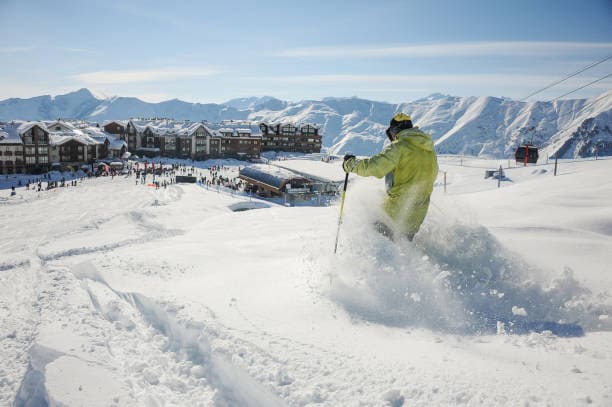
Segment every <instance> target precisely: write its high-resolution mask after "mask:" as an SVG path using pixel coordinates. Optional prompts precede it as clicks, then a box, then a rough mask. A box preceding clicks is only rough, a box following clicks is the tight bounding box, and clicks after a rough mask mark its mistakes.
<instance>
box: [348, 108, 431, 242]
mask: <svg viewBox="0 0 612 407" xmlns="http://www.w3.org/2000/svg"><path fill="white" fill-rule="evenodd" d="M386 133H387V137H389V140H390V141H391V143H390V144H389V145H387V147H385V149H384V150H383V151H382V152H380V153H378V154H376V155H374V156H372V157H370V158H365V159H358V158H356V157H355V156H354V155H351V154H347V155H345V156H344V162H343V163H342V168H343V169H344V171H345V172H347V173H350V172H352V173H355V174H357V175H360V176H366V177H367V176H373V177H377V178H382V177H385V184H386V187H387V197H386V198H385V200H384V202H383V208H384V210H385V212H386V214H387V215H388V219H385V220H379V221H377V222H375V227H376V229H377V230H378V231H379V232H380V233H382V234H383V235H385V236H387V237H389V238H390V239H391V240H393V241H397V237H398V235H403V236H404V237H405V238H407V239H408V240H409V241H412V239H413V238H414V235H415V234H416V233H417V232H418V231H419V228H420V227H421V224H422V223H423V220H424V219H425V215H426V214H427V209H428V208H429V197H430V195H431V193H432V191H433V184H434V181H435V179H436V176H437V175H438V160H437V158H436V152H435V149H434V145H433V141H432V139H431V136H430V135H428V134H426V133H424V132H422V131H421V130H420V129H419V128H418V127H416V126H415V127H413V125H412V118H411V117H410V116H409V115H407V114H405V113H401V112H399V113H396V114H395V115H394V116H393V118H392V119H391V122H390V124H389V128H388V129H387V131H386Z"/></svg>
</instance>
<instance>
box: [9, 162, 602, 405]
mask: <svg viewBox="0 0 612 407" xmlns="http://www.w3.org/2000/svg"><path fill="white" fill-rule="evenodd" d="M278 163H279V164H282V165H283V166H284V167H286V168H294V169H295V170H299V171H302V172H307V173H312V174H313V175H316V176H318V177H325V176H326V177H328V178H329V179H333V180H342V179H343V177H344V174H343V172H342V169H341V162H340V161H333V162H331V163H325V162H322V161H320V160H313V161H307V160H304V159H300V160H283V161H282V162H278ZM215 164H219V163H215ZM226 164H227V165H229V166H235V165H237V164H236V162H227V163H226ZM500 164H501V165H503V166H504V167H507V165H508V162H507V161H501V162H498V161H490V162H484V161H482V160H469V159H466V158H459V157H441V158H440V176H439V178H438V182H437V184H436V187H435V191H434V195H433V197H432V206H431V208H430V212H429V214H428V217H427V219H426V222H425V224H424V225H423V227H422V230H421V232H420V233H419V234H418V235H417V238H416V239H415V242H414V243H413V244H411V243H407V242H402V243H400V244H399V245H393V244H390V243H389V242H388V241H387V240H386V239H385V238H384V237H382V236H379V235H377V234H376V233H375V232H373V231H372V228H371V226H370V225H371V223H372V222H373V221H374V219H375V218H376V215H377V211H378V209H377V208H378V205H379V203H380V201H381V199H382V197H383V194H384V190H383V181H382V180H377V179H370V178H359V177H357V176H354V175H351V177H350V180H349V188H348V192H347V195H346V201H345V206H344V217H343V223H342V225H341V227H340V234H339V245H338V252H337V253H336V254H334V253H333V246H334V240H335V238H336V231H337V227H338V214H339V206H338V204H336V205H334V206H327V207H287V206H282V205H277V204H273V203H265V202H261V201H258V200H254V199H250V198H248V197H241V196H236V195H232V194H229V193H224V192H223V191H220V192H217V191H215V190H207V189H205V188H202V187H200V186H198V185H193V184H179V185H171V186H170V187H168V188H167V189H163V188H162V189H159V190H156V189H154V188H151V187H149V186H146V185H135V182H134V178H125V177H123V176H120V177H115V178H114V179H111V178H110V177H103V178H98V179H92V180H86V181H83V182H81V183H78V186H77V187H69V188H57V189H54V190H50V191H44V192H41V193H38V192H34V191H26V190H25V188H23V187H20V188H17V190H16V192H17V194H16V196H10V185H8V183H10V182H13V181H14V180H12V179H11V180H7V179H6V178H4V177H2V179H0V187H1V188H3V189H0V405H2V406H10V405H16V406H46V405H51V406H151V407H153V406H315V405H317V406H396V407H397V406H449V405H451V406H455V405H460V406H476V405H478V406H481V405H485V406H580V405H597V406H612V298H611V297H610V294H611V293H612V266H611V265H612V176H611V174H612V159H611V160H598V161H594V160H590V161H582V162H566V161H563V162H560V166H559V169H558V175H557V176H556V177H555V176H553V164H552V163H551V164H550V165H543V166H537V167H526V168H522V167H518V168H509V169H507V170H505V178H504V179H503V180H502V181H501V185H500V186H501V188H498V181H497V180H495V179H485V178H484V171H485V169H496V168H498V167H499V165H500ZM205 165H206V164H205V163H200V164H199V166H205ZM241 165H242V164H241ZM315 173H316V174H315ZM444 173H446V192H445V191H444V189H445V187H444ZM245 208H253V209H252V210H246V211H244V210H241V211H234V210H232V209H245Z"/></svg>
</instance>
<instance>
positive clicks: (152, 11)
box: [0, 0, 612, 102]
mask: <svg viewBox="0 0 612 407" xmlns="http://www.w3.org/2000/svg"><path fill="white" fill-rule="evenodd" d="M610 55H612V2H610V1H609V0H588V1H584V2H581V3H578V2H576V1H566V0H561V1H549V0H545V1H528V0H519V1H512V2H501V1H484V0H483V1H480V0H474V1H463V2H459V1H452V0H447V1H441V0H434V1H419V2H416V1H387V0H381V1H377V2H371V1H361V0H356V1H329V0H328V1H318V0H311V1H308V2H298V1H295V2H294V1H258V2H251V1H242V0H239V1H230V2H217V1H214V2H213V1H195V0H194V1H180V0H177V1H175V2H167V1H158V0H154V1H144V0H137V1H114V0H93V1H87V2H84V1H78V0H58V1H54V2H49V1H43V0H31V1H19V0H0V60H1V61H2V63H1V64H0V99H6V98H10V97H32V96H37V95H42V94H51V95H56V94H62V93H66V92H69V91H73V90H76V89H79V88H82V87H87V88H89V89H93V90H97V91H99V92H101V93H103V94H105V95H108V96H111V95H115V94H117V95H121V96H135V97H139V98H141V99H143V100H147V101H161V100H166V99H172V98H178V99H182V100H186V101H190V102H223V101H226V100H229V99H232V98H237V97H246V96H263V95H271V96H275V97H278V98H281V99H286V100H301V99H318V98H322V97H326V96H341V97H342V96H359V97H362V98H367V99H372V100H381V101H389V102H407V101H411V100H414V99H417V98H420V97H423V96H426V95H428V94H430V93H434V92H441V93H447V94H453V95H458V96H467V95H473V96H478V95H491V96H507V97H511V98H515V99H521V98H524V97H525V96H527V95H529V94H531V93H532V92H534V91H535V90H537V89H540V88H542V87H544V86H546V85H548V84H550V83H552V82H554V81H556V80H559V79H561V78H563V77H565V76H567V75H569V74H571V73H573V72H576V71H577V70H579V69H581V68H583V67H585V66H587V65H589V64H591V63H593V62H595V61H599V60H602V59H604V58H606V57H607V56H610ZM610 73H612V59H610V60H607V61H606V62H603V63H601V64H599V65H597V66H596V67H594V68H592V69H589V70H587V71H585V72H584V73H582V74H580V75H577V76H576V77H575V78H572V79H571V80H568V81H566V82H564V83H562V84H560V85H558V86H556V87H554V88H552V89H550V90H549V91H547V92H543V93H541V94H539V95H537V96H536V97H534V98H533V99H537V100H550V99H553V98H555V97H558V96H560V95H563V94H564V93H566V92H569V91H571V90H573V89H576V88H578V87H580V86H583V85H585V84H587V83H589V82H592V81H595V80H597V79H599V78H602V77H604V76H606V75H608V74H610ZM610 89H612V77H610V78H608V79H605V80H602V81H600V82H597V83H594V84H593V85H591V86H588V87H586V88H585V89H583V90H580V91H578V92H576V93H573V94H571V95H570V96H568V97H571V98H580V97H589V96H593V95H597V94H601V93H602V92H604V91H606V90H610Z"/></svg>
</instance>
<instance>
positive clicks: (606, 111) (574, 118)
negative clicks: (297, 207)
mask: <svg viewBox="0 0 612 407" xmlns="http://www.w3.org/2000/svg"><path fill="white" fill-rule="evenodd" d="M396 111H404V112H407V113H410V114H411V115H412V117H413V121H414V122H415V124H416V125H418V126H419V127H421V128H422V129H423V130H425V131H426V132H428V133H430V134H431V135H432V136H433V138H434V140H435V142H436V148H437V151H438V152H439V153H452V154H466V155H474V156H479V157H495V158H504V157H511V156H512V155H513V152H514V150H515V149H516V147H517V145H519V144H520V143H522V142H525V141H527V142H530V141H531V142H533V143H534V144H536V145H538V146H540V147H541V148H542V153H543V154H547V155H550V156H553V155H554V154H556V153H558V154H559V156H560V157H564V158H569V157H577V156H581V157H586V156H592V155H595V154H599V155H610V154H612V91H609V92H606V93H603V94H601V95H599V96H598V97H594V98H592V99H575V100H557V101H554V102H519V101H514V100H510V99H505V98H496V97H488V96H487V97H457V96H450V95H442V94H433V95H431V96H429V97H426V98H423V99H419V100H416V101H413V102H407V103H400V104H393V103H386V102H377V101H371V100H365V99H360V98H356V97H353V98H324V99H322V100H303V101H299V102H289V101H282V100H279V99H276V98H273V97H269V96H266V97H261V98H259V97H250V98H241V99H232V100H230V101H228V102H225V103H222V104H215V103H207V104H201V103H188V102H183V101H181V100H178V99H173V100H168V101H164V102H160V103H148V102H144V101H142V100H140V99H137V98H132V97H117V96H114V97H110V98H101V97H96V96H94V94H92V92H90V91H89V90H87V89H80V90H78V91H76V92H72V93H68V94H65V95H59V96H55V97H52V96H49V95H46V96H38V97H34V98H30V99H17V98H11V99H6V100H3V101H0V120H5V121H6V120H13V119H23V120H52V119H57V118H75V119H83V120H88V121H94V122H101V121H104V120H121V119H129V118H131V117H169V118H174V119H178V120H183V119H188V120H207V121H209V122H220V121H221V120H227V119H237V120H253V121H280V120H282V121H293V122H297V123H304V122H309V123H315V124H318V125H320V126H321V128H322V133H323V146H324V148H326V149H327V150H328V151H329V152H331V153H335V154H342V153H345V152H352V153H354V154H358V155H370V154H373V153H376V152H378V151H380V149H381V147H382V145H383V144H384V142H385V139H386V137H385V133H384V132H385V129H386V128H387V125H388V122H389V119H390V118H391V117H392V115H393V113H394V112H396Z"/></svg>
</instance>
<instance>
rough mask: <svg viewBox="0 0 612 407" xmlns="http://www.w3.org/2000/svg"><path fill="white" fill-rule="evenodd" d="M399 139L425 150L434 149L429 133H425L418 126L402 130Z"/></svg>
mask: <svg viewBox="0 0 612 407" xmlns="http://www.w3.org/2000/svg"><path fill="white" fill-rule="evenodd" d="M397 139H398V140H399V141H402V142H407V143H410V144H412V145H413V146H415V147H417V148H420V149H421V150H425V151H434V144H433V141H432V140H431V136H430V135H429V134H426V133H423V132H422V131H421V130H420V129H419V128H418V127H413V128H411V129H406V130H402V131H400V132H399V133H398V134H397Z"/></svg>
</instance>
